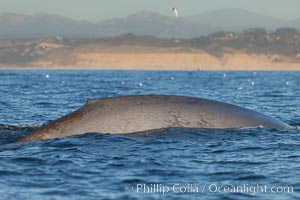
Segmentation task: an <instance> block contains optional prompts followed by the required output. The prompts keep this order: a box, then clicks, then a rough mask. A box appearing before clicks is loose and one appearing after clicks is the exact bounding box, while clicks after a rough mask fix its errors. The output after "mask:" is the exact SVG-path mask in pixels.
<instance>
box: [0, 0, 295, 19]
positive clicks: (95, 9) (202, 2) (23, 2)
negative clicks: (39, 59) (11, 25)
mask: <svg viewBox="0 0 300 200" xmlns="http://www.w3.org/2000/svg"><path fill="white" fill-rule="evenodd" d="M172 7H176V8H177V9H178V10H179V11H180V14H181V16H189V15H195V14H200V13H204V12H209V11H214V10H219V9H225V8H242V9H246V10H249V11H255V12H258V13H261V14H265V15H268V16H271V17H275V18H277V19H285V20H290V19H295V18H298V17H300V0H0V13H4V12H14V13H21V14H30V15H31V14H35V13H47V14H55V15H61V16H65V17H68V18H72V19H76V20H88V21H92V22H98V21H102V20H105V19H109V18H115V17H124V16H128V15H130V14H133V13H135V12H138V11H140V10H151V11H155V12H158V13H161V14H164V15H171V12H170V10H171V9H172Z"/></svg>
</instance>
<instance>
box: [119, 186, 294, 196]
mask: <svg viewBox="0 0 300 200" xmlns="http://www.w3.org/2000/svg"><path fill="white" fill-rule="evenodd" d="M124 190H125V191H126V192H132V193H141V194H161V195H167V194H169V193H181V194H182V193H186V194H197V193H212V194H219V193H237V194H250V195H257V194H260V193H273V194H282V193H286V194H291V193H293V192H294V188H293V186H268V185H262V184H254V185H250V184H242V185H221V184H217V183H210V184H177V183H175V184H171V185H164V184H160V183H153V184H143V183H139V184H128V185H126V186H125V187H124Z"/></svg>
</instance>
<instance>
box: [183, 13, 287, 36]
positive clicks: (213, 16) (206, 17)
mask: <svg viewBox="0 0 300 200" xmlns="http://www.w3.org/2000/svg"><path fill="white" fill-rule="evenodd" d="M187 19H189V20H191V21H193V22H198V23H203V22H206V23H210V24H211V25H212V26H215V27H218V28H219V29H220V30H227V31H242V30H245V29H249V28H265V29H275V28H279V27H281V26H284V25H285V21H282V20H279V19H275V18H272V17H268V16H265V15H262V14H259V13H255V12H251V11H247V10H243V9H237V8H232V9H224V10H217V11H212V12H207V13H203V14H199V15H194V16H190V17H188V18H187Z"/></svg>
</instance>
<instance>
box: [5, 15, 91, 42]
mask: <svg viewBox="0 0 300 200" xmlns="http://www.w3.org/2000/svg"><path fill="white" fill-rule="evenodd" d="M0 27H1V29H0V37H1V38H36V37H37V38H39V37H50V36H57V35H66V36H70V37H74V36H75V37H76V36H77V37H80V36H82V37H86V36H92V35H93V32H94V31H95V28H96V27H95V26H94V24H92V23H89V22H85V21H75V20H71V19H68V18H66V17H61V16H56V15H48V14H40V13H39V14H35V15H32V16H29V15H20V14H15V13H4V14H2V15H0Z"/></svg>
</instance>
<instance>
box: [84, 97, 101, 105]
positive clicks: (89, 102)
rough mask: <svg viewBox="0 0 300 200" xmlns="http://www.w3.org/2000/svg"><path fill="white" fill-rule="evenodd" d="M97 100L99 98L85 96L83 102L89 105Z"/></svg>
mask: <svg viewBox="0 0 300 200" xmlns="http://www.w3.org/2000/svg"><path fill="white" fill-rule="evenodd" d="M97 100H99V99H92V98H87V99H86V103H85V104H86V105H90V104H92V103H95V102H96V101H97Z"/></svg>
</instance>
